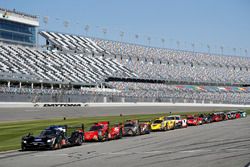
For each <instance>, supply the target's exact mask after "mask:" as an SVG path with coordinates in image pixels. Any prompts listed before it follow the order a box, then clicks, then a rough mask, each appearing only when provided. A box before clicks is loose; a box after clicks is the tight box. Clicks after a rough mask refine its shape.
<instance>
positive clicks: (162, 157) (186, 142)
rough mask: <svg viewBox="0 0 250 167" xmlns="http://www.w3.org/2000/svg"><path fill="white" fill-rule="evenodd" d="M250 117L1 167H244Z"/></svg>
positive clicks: (8, 161) (249, 157)
mask: <svg viewBox="0 0 250 167" xmlns="http://www.w3.org/2000/svg"><path fill="white" fill-rule="evenodd" d="M249 122H250V117H248V118H242V119H238V120H229V121H223V122H218V123H212V124H206V125H202V126H195V127H188V128H185V129H177V130H172V131H168V132H154V133H151V134H149V135H144V136H136V137H126V138H123V139H121V140H113V141H109V142H103V143H84V144H83V145H82V146H78V147H72V148H65V149H61V150H55V151H38V152H37V151H27V152H10V153H2V154H0V167H33V166H36V167H72V166H75V167H84V166H87V167H96V166H101V167H151V166H153V167H163V166H164V167H168V166H169V167H173V166H178V167H190V166H192V167H244V166H246V165H247V164H248V163H249V162H250V133H249V132H250V126H249V125H250V123H249Z"/></svg>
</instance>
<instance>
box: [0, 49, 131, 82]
mask: <svg viewBox="0 0 250 167" xmlns="http://www.w3.org/2000/svg"><path fill="white" fill-rule="evenodd" d="M0 72H3V73H13V74H24V75H32V76H35V78H33V79H34V80H39V81H40V80H42V81H44V82H51V81H53V82H67V83H68V82H70V83H78V84H90V83H99V82H103V81H104V80H105V79H106V78H107V77H108V76H113V75H114V74H120V75H122V76H124V77H135V76H136V75H135V74H134V73H133V72H132V71H131V70H129V69H127V68H126V67H125V66H123V65H121V64H120V63H118V62H117V61H115V60H112V59H110V58H103V57H92V55H91V54H70V53H61V52H43V51H40V50H38V49H34V48H29V47H22V46H14V45H0Z"/></svg>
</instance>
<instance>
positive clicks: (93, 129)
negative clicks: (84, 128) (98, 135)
mask: <svg viewBox="0 0 250 167" xmlns="http://www.w3.org/2000/svg"><path fill="white" fill-rule="evenodd" d="M100 129H102V126H100V125H99V126H92V127H91V128H90V129H89V131H98V130H100Z"/></svg>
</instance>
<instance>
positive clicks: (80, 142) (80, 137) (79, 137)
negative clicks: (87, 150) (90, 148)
mask: <svg viewBox="0 0 250 167" xmlns="http://www.w3.org/2000/svg"><path fill="white" fill-rule="evenodd" d="M82 142H83V139H82V135H80V134H79V136H78V138H77V142H76V145H78V146H80V145H82Z"/></svg>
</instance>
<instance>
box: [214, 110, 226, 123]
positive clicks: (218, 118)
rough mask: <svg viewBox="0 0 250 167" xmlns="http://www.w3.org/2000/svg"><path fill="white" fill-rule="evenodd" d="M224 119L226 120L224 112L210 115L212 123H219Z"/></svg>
mask: <svg viewBox="0 0 250 167" xmlns="http://www.w3.org/2000/svg"><path fill="white" fill-rule="evenodd" d="M226 119H228V116H227V114H225V113H224V112H216V113H213V114H212V122H219V121H223V120H226Z"/></svg>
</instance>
